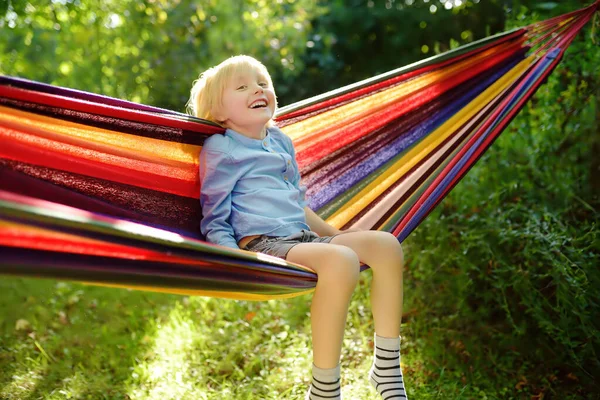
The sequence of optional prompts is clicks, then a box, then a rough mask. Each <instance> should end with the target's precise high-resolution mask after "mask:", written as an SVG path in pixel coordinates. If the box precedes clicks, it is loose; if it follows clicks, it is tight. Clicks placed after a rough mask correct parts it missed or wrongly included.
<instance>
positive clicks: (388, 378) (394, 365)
mask: <svg viewBox="0 0 600 400" xmlns="http://www.w3.org/2000/svg"><path fill="white" fill-rule="evenodd" d="M374 353H375V355H374V360H373V366H372V367H371V371H369V380H370V382H371V385H373V387H374V388H375V389H376V390H377V392H378V393H379V394H380V395H381V397H383V399H384V400H392V399H400V400H407V399H408V398H407V397H406V391H405V390H404V378H403V377H402V369H401V368H400V338H384V337H380V336H377V334H376V335H375V352H374Z"/></svg>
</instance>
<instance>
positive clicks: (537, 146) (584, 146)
mask: <svg viewBox="0 0 600 400" xmlns="http://www.w3.org/2000/svg"><path fill="white" fill-rule="evenodd" d="M521 11H523V10H521ZM515 18H516V19H519V20H518V25H523V24H526V23H529V22H531V21H532V20H534V19H536V18H537V17H536V16H535V15H533V16H526V13H524V12H521V13H520V15H519V16H515ZM586 28H587V29H585V30H584V31H583V33H580V34H579V36H578V37H577V39H576V40H575V42H574V43H573V44H572V45H571V47H570V49H569V50H568V51H567V53H566V55H565V58H564V59H563V61H562V62H561V64H560V65H559V66H558V68H557V69H556V70H555V71H554V72H553V74H552V75H551V77H550V78H549V80H548V82H547V83H546V84H545V85H544V86H542V87H541V88H540V89H539V90H538V93H537V94H536V95H535V97H534V98H533V99H532V101H530V102H529V104H528V105H527V106H526V107H525V108H524V109H523V110H522V111H521V112H520V114H519V115H518V116H517V118H515V120H514V121H513V122H512V123H511V124H510V125H509V127H508V128H507V130H506V131H505V132H504V133H503V134H502V136H501V137H500V138H499V139H498V140H497V141H496V143H495V144H494V145H493V146H492V147H491V148H490V149H489V150H488V152H487V153H486V154H485V155H484V156H483V157H482V159H481V160H480V161H479V162H478V164H477V165H476V166H475V167H474V168H473V169H472V170H471V171H470V172H469V173H468V175H467V176H466V177H465V178H464V179H463V181H462V182H461V183H460V184H459V185H458V186H457V187H456V188H455V189H454V190H453V192H452V193H451V194H450V195H449V196H448V197H447V198H446V199H445V200H444V202H443V203H442V204H441V205H440V207H438V209H437V210H436V211H435V212H434V213H432V214H431V215H430V216H429V217H428V219H427V220H425V221H424V222H423V223H422V224H421V225H420V227H419V228H418V229H417V230H416V231H415V232H414V233H413V234H412V235H411V237H410V238H409V240H408V241H407V246H408V247H409V250H408V251H407V253H409V255H410V257H411V259H410V262H409V269H410V271H409V275H410V276H409V277H407V279H406V282H407V286H408V287H407V289H406V290H407V295H408V296H412V299H411V302H413V303H415V304H413V306H415V307H419V308H420V309H422V310H426V311H424V313H425V314H421V318H423V319H427V318H430V319H435V320H441V321H443V322H442V325H443V326H444V327H445V328H446V329H447V330H448V329H449V330H458V331H459V332H461V333H462V335H463V336H469V335H471V336H472V335H473V334H475V335H478V336H477V339H478V343H479V345H480V348H479V351H481V352H482V354H484V353H486V352H487V353H486V354H487V355H485V356H482V357H487V361H489V362H490V367H491V370H490V373H493V374H496V373H498V369H501V368H502V365H504V366H506V368H509V369H510V367H509V364H514V365H513V370H514V371H515V372H514V374H517V373H522V371H526V373H527V374H529V381H527V380H525V382H526V383H527V382H528V383H527V385H525V384H524V385H521V387H519V385H517V389H519V390H529V391H531V392H535V393H539V392H545V391H546V390H548V389H549V390H551V391H558V392H560V391H561V390H562V389H561V388H564V387H565V385H564V383H569V384H570V385H568V386H570V387H571V389H573V386H575V389H576V390H579V393H580V394H581V393H582V392H585V393H588V394H589V393H590V392H594V393H600V390H599V388H598V383H597V382H595V377H598V376H600V363H599V361H598V355H599V352H600V269H599V268H598V266H599V262H598V260H599V259H600V257H599V255H600V240H599V232H600V230H599V227H598V225H599V222H600V218H599V217H600V214H599V212H598V210H599V205H600V200H599V195H600V190H599V184H598V182H599V181H598V172H599V168H598V167H599V161H598V152H599V151H600V138H599V135H598V115H600V114H599V112H600V107H599V106H600V67H599V66H600V50H599V48H598V46H597V45H595V44H594V43H593V40H592V39H591V38H590V33H591V27H590V24H588V26H587V27H586ZM596 36H598V35H597V34H596ZM595 41H596V43H597V42H598V37H596V38H595ZM409 291H412V292H413V293H412V295H411V294H408V293H409ZM459 336H460V335H459ZM447 340H448V342H449V346H450V348H452V346H451V343H450V341H451V339H450V338H448V339H447ZM486 348H487V349H486ZM490 348H491V350H490ZM497 353H498V354H497ZM498 356H502V357H504V358H505V359H504V363H502V362H500V361H498V360H497V359H495V357H498ZM517 371H521V372H517ZM508 373H509V374H510V371H509V372H508ZM525 386H529V389H527V388H525ZM565 393H567V392H566V391H565ZM570 393H571V396H575V395H576V394H573V393H576V391H575V392H574V391H573V390H571V391H570ZM567 398H573V397H567Z"/></svg>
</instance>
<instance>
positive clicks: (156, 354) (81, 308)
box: [0, 272, 576, 400]
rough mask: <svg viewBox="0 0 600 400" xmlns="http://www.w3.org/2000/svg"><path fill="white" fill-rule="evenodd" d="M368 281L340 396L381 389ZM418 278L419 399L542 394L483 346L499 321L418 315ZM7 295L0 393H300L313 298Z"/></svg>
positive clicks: (414, 370) (413, 383)
mask: <svg viewBox="0 0 600 400" xmlns="http://www.w3.org/2000/svg"><path fill="white" fill-rule="evenodd" d="M370 278H371V273H370V272H365V273H363V276H362V279H361V282H360V287H359V288H358V289H357V291H356V293H355V295H354V297H353V301H352V305H351V309H350V316H349V320H348V326H347V331H346V338H345V343H344V350H343V359H342V376H343V388H344V389H343V394H344V398H345V399H375V398H377V395H376V393H375V391H374V390H373V389H371V387H370V385H369V384H368V380H367V378H366V374H367V371H368V369H369V367H370V362H371V352H372V335H373V333H372V321H371V316H370V307H369V302H368V285H369V283H370ZM419 285H420V283H419V282H417V281H415V279H413V278H412V277H411V275H410V272H409V273H407V276H406V292H407V296H406V297H407V299H406V307H405V309H406V310H408V314H407V316H406V318H405V321H404V325H403V336H404V340H403V345H402V346H403V353H402V354H403V359H402V361H403V369H404V373H405V380H406V382H407V388H408V391H409V394H410V395H412V396H411V398H412V399H437V398H452V399H495V398H505V399H509V398H530V396H531V395H533V394H535V393H534V392H535V388H534V387H531V386H530V385H529V384H528V383H527V379H526V378H525V377H524V374H525V373H526V372H527V371H526V370H527V368H528V366H527V365H519V363H518V362H516V361H517V360H516V357H515V356H514V355H511V354H502V352H501V351H498V350H496V349H494V346H490V347H487V346H482V342H481V341H482V339H485V337H486V336H489V335H488V334H487V333H486V332H485V330H486V329H488V330H489V329H493V327H489V326H487V327H477V326H470V327H464V329H455V328H449V327H448V326H449V325H453V322H452V321H451V320H453V319H456V318H457V317H458V316H454V317H451V318H446V317H444V316H435V315H433V314H431V313H429V315H428V313H426V312H419V311H418V310H419V307H420V305H419V304H417V303H416V300H415V299H413V298H412V296H411V292H412V291H413V290H416V291H418V290H419V288H418V286H419ZM0 293H1V295H0V315H2V320H1V322H0V339H1V341H0V398H2V399H6V400H12V399H19V400H29V399H31V400H33V399H52V400H54V399H160V400H166V399H281V398H285V399H303V398H304V397H303V396H304V393H305V390H306V387H307V384H308V379H309V371H310V363H311V350H310V320H309V318H308V315H309V305H310V295H305V296H301V297H297V298H294V299H290V300H277V301H265V302H246V301H232V300H221V299H209V298H203V297H182V296H176V295H166V294H157V293H149V292H140V291H130V290H123V289H111V288H101V287H93V286H86V285H81V284H76V283H65V282H57V281H50V280H35V279H16V278H8V277H2V280H1V281H0ZM432 295H433V296H434V297H435V294H432ZM517 388H518V389H517ZM532 398H534V397H532ZM572 398H576V397H572Z"/></svg>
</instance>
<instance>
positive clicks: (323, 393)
mask: <svg viewBox="0 0 600 400" xmlns="http://www.w3.org/2000/svg"><path fill="white" fill-rule="evenodd" d="M322 399H330V400H341V399H342V388H341V385H340V364H338V365H337V367H335V368H329V369H323V368H319V367H317V366H316V365H315V364H313V367H312V383H311V384H310V388H309V389H308V393H307V394H306V400H322Z"/></svg>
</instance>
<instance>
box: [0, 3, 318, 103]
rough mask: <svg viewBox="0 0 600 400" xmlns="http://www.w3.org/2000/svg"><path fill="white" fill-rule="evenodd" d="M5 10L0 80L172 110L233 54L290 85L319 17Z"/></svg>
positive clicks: (277, 12) (172, 10) (200, 9)
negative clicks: (18, 79)
mask: <svg viewBox="0 0 600 400" xmlns="http://www.w3.org/2000/svg"><path fill="white" fill-rule="evenodd" d="M11 4H12V5H11V6H10V7H9V8H8V12H7V13H6V14H0V30H2V32H3V35H1V36H0V73H2V74H6V75H14V76H20V77H23V78H27V79H33V80H37V81H42V82H47V83H51V84H55V85H59V86H65V87H72V88H77V89H82V90H86V91H90V92H94V93H100V94H105V95H108V96H113V97H118V98H124V99H128V100H133V101H136V102H142V103H145V104H152V105H157V106H161V107H165V108H170V109H175V110H179V111H184V107H185V103H186V102H187V99H188V98H189V91H190V88H191V86H192V82H193V80H194V79H196V78H197V77H198V75H199V74H200V73H201V72H202V71H204V70H206V69H207V68H209V67H211V66H213V65H215V64H217V63H219V62H221V61H223V60H224V59H226V58H227V57H230V56H232V55H235V54H240V53H245V54H249V55H253V56H255V57H257V58H258V59H260V60H261V61H263V62H264V63H265V64H266V65H267V66H268V67H269V69H270V70H271V71H273V76H274V79H275V80H276V81H281V82H290V81H292V80H293V77H294V76H295V75H297V73H298V71H299V70H300V69H301V68H302V67H303V65H302V62H301V60H300V55H301V54H302V52H303V51H304V49H305V48H306V47H305V44H306V41H307V39H306V38H307V35H308V32H309V31H310V28H311V25H310V21H311V19H313V18H315V17H316V16H317V15H318V14H319V13H320V12H321V11H320V8H319V7H317V6H316V5H315V4H314V2H313V1H311V0H286V1H281V2H278V3H277V4H276V5H267V3H266V2H264V1H261V0H239V1H226V2H217V1H216V0H203V1H192V0H176V1H167V0H156V1H143V0H123V1H107V2H91V1H80V0H64V1H52V2H46V1H38V2H36V1H32V2H25V1H22V0H17V1H13V2H12V3H11ZM2 16H3V17H4V18H2ZM5 33H8V34H5ZM282 88H283V90H284V91H285V88H286V86H285V84H284V85H283V86H282Z"/></svg>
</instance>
